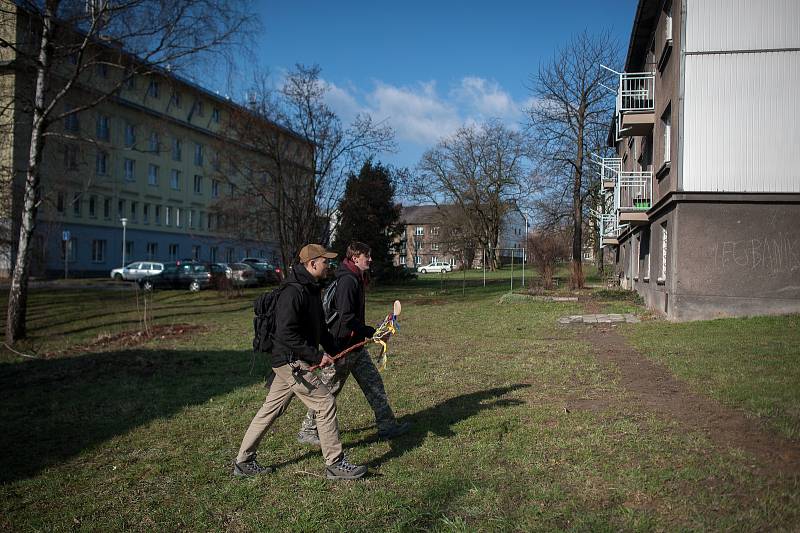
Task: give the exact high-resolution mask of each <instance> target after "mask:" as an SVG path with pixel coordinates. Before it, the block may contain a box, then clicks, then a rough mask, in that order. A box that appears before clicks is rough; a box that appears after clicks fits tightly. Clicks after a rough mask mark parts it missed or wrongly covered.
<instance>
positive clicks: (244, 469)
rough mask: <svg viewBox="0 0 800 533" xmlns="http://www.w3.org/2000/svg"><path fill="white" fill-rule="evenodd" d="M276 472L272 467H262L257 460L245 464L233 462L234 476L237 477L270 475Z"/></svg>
mask: <svg viewBox="0 0 800 533" xmlns="http://www.w3.org/2000/svg"><path fill="white" fill-rule="evenodd" d="M274 470H275V469H274V468H272V467H271V466H261V465H260V464H258V461H256V460H255V458H254V459H250V460H249V461H245V462H243V463H237V462H236V460H234V461H233V475H234V476H236V477H252V476H257V475H259V474H269V473H270V472H272V471H274Z"/></svg>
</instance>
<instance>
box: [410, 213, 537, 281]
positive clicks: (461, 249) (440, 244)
mask: <svg viewBox="0 0 800 533" xmlns="http://www.w3.org/2000/svg"><path fill="white" fill-rule="evenodd" d="M458 213H459V212H458V210H456V209H454V208H453V207H452V206H447V205H442V206H436V205H416V206H404V207H403V211H402V213H401V215H400V222H401V224H402V225H403V232H402V235H401V237H400V244H401V245H400V248H399V251H398V253H397V254H396V255H395V258H394V264H395V265H396V266H407V267H409V268H416V267H418V266H420V265H427V264H428V263H431V262H433V261H440V262H445V263H450V264H451V265H452V266H453V268H461V266H462V265H463V263H464V261H465V260H467V261H468V260H469V256H470V255H472V256H473V259H472V263H471V265H470V266H475V267H479V266H482V264H483V263H482V260H483V250H482V249H480V247H476V246H475V244H474V243H473V242H471V241H469V240H468V239H466V238H465V237H464V235H465V233H466V232H463V231H461V227H462V226H463V225H465V222H459V215H458ZM525 229H526V228H525V218H524V216H523V215H522V214H521V213H519V212H518V211H511V212H509V213H508V214H507V215H506V217H505V219H504V223H503V224H502V226H501V230H500V238H499V240H498V256H499V257H500V260H501V261H503V262H510V261H511V258H512V256H513V257H514V260H515V261H521V260H522V257H523V254H524V243H525ZM465 249H471V250H472V252H471V253H469V252H467V253H465Z"/></svg>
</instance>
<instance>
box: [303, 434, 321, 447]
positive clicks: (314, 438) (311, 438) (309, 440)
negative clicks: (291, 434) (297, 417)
mask: <svg viewBox="0 0 800 533" xmlns="http://www.w3.org/2000/svg"><path fill="white" fill-rule="evenodd" d="M297 442H299V443H300V444H309V445H311V446H316V447H317V448H319V447H320V443H319V433H317V432H316V431H307V430H305V431H301V432H300V433H298V434H297Z"/></svg>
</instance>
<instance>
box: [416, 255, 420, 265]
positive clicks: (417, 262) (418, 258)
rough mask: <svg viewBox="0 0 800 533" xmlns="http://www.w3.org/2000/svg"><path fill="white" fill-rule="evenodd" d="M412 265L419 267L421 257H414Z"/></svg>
mask: <svg viewBox="0 0 800 533" xmlns="http://www.w3.org/2000/svg"><path fill="white" fill-rule="evenodd" d="M414 264H415V265H421V264H422V257H420V256H418V255H415V256H414Z"/></svg>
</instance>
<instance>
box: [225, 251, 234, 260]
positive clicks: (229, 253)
mask: <svg viewBox="0 0 800 533" xmlns="http://www.w3.org/2000/svg"><path fill="white" fill-rule="evenodd" d="M225 262H226V263H233V248H225Z"/></svg>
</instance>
